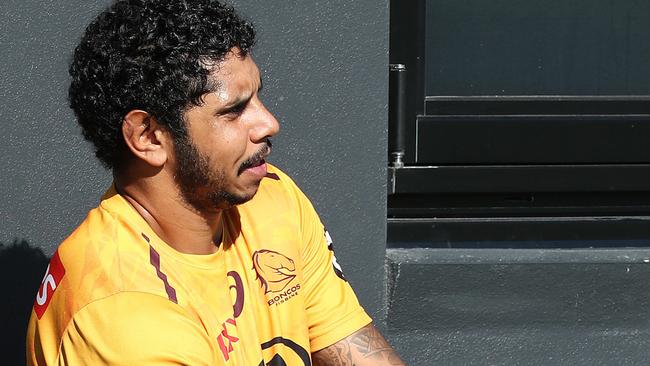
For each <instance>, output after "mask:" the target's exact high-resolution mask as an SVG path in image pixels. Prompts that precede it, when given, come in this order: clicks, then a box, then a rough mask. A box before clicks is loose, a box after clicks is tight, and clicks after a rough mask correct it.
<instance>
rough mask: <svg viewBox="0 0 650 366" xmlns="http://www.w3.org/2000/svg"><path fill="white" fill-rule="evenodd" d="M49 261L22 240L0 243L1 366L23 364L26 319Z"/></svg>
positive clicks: (39, 251) (38, 250)
mask: <svg viewBox="0 0 650 366" xmlns="http://www.w3.org/2000/svg"><path fill="white" fill-rule="evenodd" d="M48 262H49V259H48V257H47V256H46V255H45V254H44V253H43V251H42V250H41V249H40V248H37V247H32V246H30V245H29V244H28V243H27V242H26V241H24V240H16V241H14V242H13V243H12V244H11V245H6V244H3V243H0V285H1V286H2V287H1V291H2V295H0V326H1V327H2V328H1V330H0V331H1V333H0V355H2V361H1V362H0V363H2V364H3V365H24V364H25V336H26V334H27V322H28V321H29V316H30V314H31V310H32V305H33V304H34V298H35V295H36V291H38V287H39V286H40V284H41V280H42V278H43V274H44V273H45V270H46V268H47V264H48Z"/></svg>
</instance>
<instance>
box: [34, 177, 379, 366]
mask: <svg viewBox="0 0 650 366" xmlns="http://www.w3.org/2000/svg"><path fill="white" fill-rule="evenodd" d="M223 223H224V235H223V243H222V245H221V246H220V247H219V249H218V251H217V252H216V253H214V254H209V255H191V254H184V253H181V252H178V251H176V250H175V249H173V248H172V247H170V246H169V245H167V244H166V243H165V242H163V241H162V240H161V239H160V238H158V237H157V236H156V234H155V233H154V231H153V230H152V229H151V228H150V227H149V225H148V224H147V223H146V221H145V220H144V219H143V218H142V217H141V216H140V215H139V214H138V213H137V211H136V210H135V209H134V208H133V207H132V206H131V205H130V204H129V203H128V202H127V201H126V200H125V199H124V197H122V196H120V195H119V194H117V193H116V192H115V190H114V189H113V188H111V189H110V190H109V191H108V192H107V193H106V194H105V195H104V197H103V198H102V201H101V203H100V205H99V206H98V207H97V208H95V209H93V210H91V211H90V212H89V214H88V216H87V218H86V219H85V220H84V221H83V223H82V224H81V225H80V226H79V227H78V228H77V229H76V230H75V231H74V232H73V233H72V234H71V235H70V237H68V238H67V239H66V240H65V241H64V242H63V243H62V244H61V245H60V246H59V248H58V249H57V251H56V252H55V254H54V255H53V256H52V259H51V262H50V265H49V266H48V269H47V271H46V273H45V277H44V278H43V282H42V284H41V287H40V288H39V290H38V293H37V294H36V300H35V302H34V308H33V310H32V315H31V319H30V322H29V328H28V335H27V363H28V365H102V364H110V365H192V366H196V365H247V366H248V365H252V366H258V365H262V366H264V365H267V364H271V365H310V364H311V361H310V357H311V353H312V352H314V351H317V350H320V349H322V348H325V347H327V346H329V345H332V344H334V343H336V342H337V341H339V340H340V339H342V338H344V337H346V336H348V335H350V334H351V333H353V332H355V331H356V330H358V329H360V328H361V327H363V326H365V325H367V324H368V323H369V322H370V318H369V317H368V315H367V314H366V313H365V312H364V310H363V309H362V307H361V306H360V305H359V303H358V301H357V299H356V297H355V295H354V293H353V291H352V289H351V287H350V286H349V284H348V283H347V281H345V279H344V277H343V275H342V273H341V271H340V268H339V267H338V264H336V260H335V257H334V253H333V250H332V246H331V239H330V238H329V235H328V234H327V232H326V231H325V228H324V227H323V225H322V224H321V222H320V220H319V218H318V216H317V214H316V212H315V210H314V208H313V207H312V205H311V203H310V202H309V200H308V199H307V198H306V197H305V196H304V194H303V193H302V192H301V191H300V190H299V189H298V187H296V185H295V184H294V183H293V182H292V181H291V179H290V178H289V177H288V176H287V175H285V174H284V173H282V172H281V171H280V170H278V169H277V168H275V167H272V166H270V165H269V174H268V175H267V177H266V178H264V179H263V180H262V182H261V184H260V187H259V190H258V192H257V194H256V195H255V197H254V198H253V199H252V200H251V201H249V202H247V203H245V204H243V205H239V206H236V207H233V208H231V209H229V210H227V211H224V215H223Z"/></svg>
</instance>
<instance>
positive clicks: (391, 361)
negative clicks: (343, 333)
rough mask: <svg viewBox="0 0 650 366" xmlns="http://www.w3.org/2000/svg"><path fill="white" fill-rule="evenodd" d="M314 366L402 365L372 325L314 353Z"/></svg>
mask: <svg viewBox="0 0 650 366" xmlns="http://www.w3.org/2000/svg"><path fill="white" fill-rule="evenodd" d="M312 358H313V361H314V366H353V365H354V366H366V365H367V366H370V365H378V366H381V365H404V362H403V361H402V360H401V359H400V358H399V356H398V355H397V353H395V350H393V348H392V347H391V346H390V345H389V344H388V342H386V340H385V339H384V337H383V336H382V335H381V333H379V331H378V330H377V328H375V327H374V326H373V325H372V324H368V325H367V326H365V327H363V328H361V329H359V330H358V331H356V332H355V333H353V334H351V335H350V336H348V337H346V338H344V339H342V340H340V341H339V342H337V343H335V344H333V345H331V346H329V347H327V348H324V349H322V350H320V351H317V352H315V353H314V354H313V355H312Z"/></svg>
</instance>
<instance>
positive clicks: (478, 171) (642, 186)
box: [388, 164, 650, 194]
mask: <svg viewBox="0 0 650 366" xmlns="http://www.w3.org/2000/svg"><path fill="white" fill-rule="evenodd" d="M388 171H389V182H390V183H391V185H389V193H393V194H394V193H463V192H465V193H467V192H510V193H513V192H608V191H645V190H647V189H648V186H649V182H650V164H619V165H520V166H492V165H490V166H426V167H404V168H401V169H393V168H389V169H388Z"/></svg>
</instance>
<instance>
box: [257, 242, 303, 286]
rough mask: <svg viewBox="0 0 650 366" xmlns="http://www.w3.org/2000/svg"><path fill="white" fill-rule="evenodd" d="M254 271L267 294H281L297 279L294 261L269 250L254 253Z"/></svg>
mask: <svg viewBox="0 0 650 366" xmlns="http://www.w3.org/2000/svg"><path fill="white" fill-rule="evenodd" d="M253 269H255V272H256V273H257V279H258V280H260V284H261V286H262V288H264V293H265V294H267V293H269V292H281V291H282V290H284V288H285V287H287V285H288V284H289V283H290V282H291V281H292V280H293V279H294V278H295V277H296V275H295V274H294V272H295V271H296V265H295V264H294V263H293V259H291V258H288V257H287V256H285V255H284V254H281V253H278V252H274V251H272V250H268V249H262V250H258V251H256V252H255V253H253Z"/></svg>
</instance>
